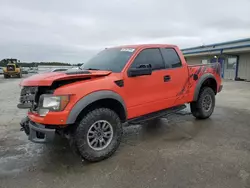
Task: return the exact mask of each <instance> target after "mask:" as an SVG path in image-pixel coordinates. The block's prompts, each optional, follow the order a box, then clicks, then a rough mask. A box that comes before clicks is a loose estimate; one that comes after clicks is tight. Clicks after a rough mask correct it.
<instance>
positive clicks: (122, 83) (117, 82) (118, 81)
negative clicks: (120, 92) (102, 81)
mask: <svg viewBox="0 0 250 188" xmlns="http://www.w3.org/2000/svg"><path fill="white" fill-rule="evenodd" d="M115 84H116V85H117V86H119V87H123V86H124V81H123V80H116V81H115Z"/></svg>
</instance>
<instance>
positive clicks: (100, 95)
mask: <svg viewBox="0 0 250 188" xmlns="http://www.w3.org/2000/svg"><path fill="white" fill-rule="evenodd" d="M101 99H114V100H116V101H118V102H120V103H121V104H122V106H123V108H124V112H125V116H126V117H127V108H126V105H125V102H124V100H123V99H122V97H121V96H120V95H119V94H117V93H115V92H113V91H108V90H102V91H96V92H93V93H90V94H88V95H86V96H84V97H83V98H82V99H80V100H79V101H78V102H77V103H76V104H75V105H74V106H73V108H72V109H71V111H70V113H69V116H68V118H67V121H66V123H67V124H73V123H75V121H76V119H77V117H78V115H79V114H80V113H81V111H82V110H83V109H84V108H86V107H87V106H88V105H89V104H91V103H93V102H95V101H98V100H101Z"/></svg>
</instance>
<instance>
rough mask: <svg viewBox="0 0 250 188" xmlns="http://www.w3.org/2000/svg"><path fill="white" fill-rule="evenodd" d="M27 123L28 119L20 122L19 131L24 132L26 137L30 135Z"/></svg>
mask: <svg viewBox="0 0 250 188" xmlns="http://www.w3.org/2000/svg"><path fill="white" fill-rule="evenodd" d="M29 121H30V119H29V118H28V117H25V118H23V119H22V120H21V122H20V126H21V128H20V131H24V132H25V133H26V134H27V135H29V134H30V128H29Z"/></svg>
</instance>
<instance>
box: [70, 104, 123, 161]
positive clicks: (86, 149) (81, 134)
mask: <svg viewBox="0 0 250 188" xmlns="http://www.w3.org/2000/svg"><path fill="white" fill-rule="evenodd" d="M99 120H105V121H107V122H109V123H110V125H111V126H112V128H113V137H112V139H111V141H110V143H109V145H108V146H107V147H106V148H104V149H102V150H98V151H97V150H94V149H92V148H91V147H90V146H89V144H88V141H87V134H88V130H89V129H90V127H91V125H93V124H94V123H95V122H96V121H99ZM122 132H123V129H122V124H121V120H120V118H119V116H118V115H117V114H116V113H115V112H114V111H112V110H110V109H108V108H97V109H94V110H92V111H90V112H89V113H87V114H86V115H85V116H84V117H83V118H82V120H81V121H80V123H79V124H78V126H77V128H76V130H75V131H74V133H73V137H72V139H73V143H71V144H73V145H74V146H75V149H76V150H75V151H76V152H77V153H79V154H80V155H81V157H82V158H83V159H84V160H86V161H88V162H98V161H101V160H104V159H106V158H109V157H110V156H111V155H112V154H113V153H114V152H115V151H116V150H117V148H118V147H119V145H120V142H121V138H122ZM71 142H72V141H71Z"/></svg>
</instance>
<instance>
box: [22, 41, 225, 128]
mask: <svg viewBox="0 0 250 188" xmlns="http://www.w3.org/2000/svg"><path fill="white" fill-rule="evenodd" d="M124 47H126V48H128V47H130V48H136V51H135V53H134V54H133V56H132V57H131V58H130V59H129V61H128V63H127V64H126V65H125V67H124V69H123V70H122V72H120V73H112V72H110V71H90V72H91V74H79V75H66V74H65V73H62V72H61V73H48V74H41V75H35V76H33V77H30V78H28V79H25V80H24V81H23V82H22V83H21V85H22V86H49V85H51V84H52V83H53V81H55V80H67V79H72V78H84V77H91V79H88V80H83V81H78V82H74V83H71V84H68V85H64V86H61V87H59V88H57V89H56V90H55V92H54V95H65V94H66V95H68V94H70V95H71V97H70V102H69V104H68V105H67V107H66V108H65V109H64V111H62V112H49V113H48V114H47V115H46V117H40V116H38V115H36V114H33V113H31V112H30V113H29V114H28V116H29V118H30V119H31V120H32V121H34V122H37V123H41V124H47V125H48V124H53V125H61V126H63V125H65V122H66V120H67V118H68V116H69V113H70V111H71V109H72V108H73V107H74V105H75V104H76V103H77V101H79V100H80V99H82V98H84V97H85V96H86V95H88V94H90V93H93V92H95V91H101V90H108V91H113V92H115V93H117V94H118V95H120V96H121V97H122V98H123V100H124V102H125V105H126V108H127V119H131V118H135V117H138V116H142V115H145V114H149V113H152V112H155V111H159V110H162V109H166V108H169V107H173V106H177V105H180V104H184V103H188V102H191V101H192V100H193V96H194V92H195V88H196V84H197V82H198V80H199V78H200V77H201V76H202V75H203V74H205V73H211V74H213V75H214V76H215V78H216V80H217V84H218V88H217V90H218V89H219V86H220V84H221V78H220V67H219V65H217V64H215V65H212V66H205V65H201V66H188V65H187V63H186V61H185V59H184V57H183V55H182V53H181V52H180V50H179V48H178V47H176V46H173V45H157V44H156V45H130V46H124ZM154 47H156V48H161V47H171V48H174V49H175V50H176V51H177V53H178V54H179V57H180V59H181V62H182V67H178V68H173V69H164V70H156V71H153V72H152V75H145V76H138V77H128V74H127V71H128V69H129V67H130V65H131V64H132V62H133V60H134V59H135V57H136V56H137V54H139V53H140V51H141V50H143V49H146V48H154ZM194 74H196V75H198V80H194V79H193V75H194ZM165 75H169V76H170V77H171V81H170V82H164V81H163V77H164V76H165ZM117 80H123V81H124V87H119V86H118V85H116V84H115V81H117Z"/></svg>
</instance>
